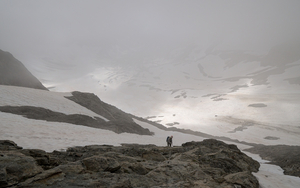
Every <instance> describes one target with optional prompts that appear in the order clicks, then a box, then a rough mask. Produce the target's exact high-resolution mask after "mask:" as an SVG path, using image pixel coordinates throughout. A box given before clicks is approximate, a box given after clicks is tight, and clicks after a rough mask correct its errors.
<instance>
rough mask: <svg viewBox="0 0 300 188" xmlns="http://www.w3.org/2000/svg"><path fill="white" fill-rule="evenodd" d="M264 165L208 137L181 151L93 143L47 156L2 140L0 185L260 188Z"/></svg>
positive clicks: (184, 145) (181, 148)
mask: <svg viewBox="0 0 300 188" xmlns="http://www.w3.org/2000/svg"><path fill="white" fill-rule="evenodd" d="M259 166H260V165H259V163H258V162H257V161H254V160H253V159H252V158H250V157H248V156H247V155H245V154H244V153H242V152H241V151H240V150H239V149H238V148H237V147H236V146H235V145H228V144H225V143H224V142H221V141H218V140H215V139H207V140H204V141H202V142H188V143H185V144H182V146H180V147H158V146H155V145H138V144H123V145H122V146H110V145H90V146H84V147H72V148H69V149H67V150H66V151H53V152H51V153H47V152H45V151H43V150H38V149H22V148H21V147H19V146H17V145H16V144H15V143H14V142H12V141H8V140H2V141H0V187H73V188H74V187H75V188H76V187H95V188H96V187H101V188H102V187H103V188H105V187H113V188H117V187H120V188H121V187H123V188H126V187H127V188H129V187H203V188H204V187H207V188H208V187H214V188H218V187H219V188H252V187H253V188H258V187H259V183H258V181H257V179H256V178H255V177H254V176H253V175H252V172H257V171H258V169H259Z"/></svg>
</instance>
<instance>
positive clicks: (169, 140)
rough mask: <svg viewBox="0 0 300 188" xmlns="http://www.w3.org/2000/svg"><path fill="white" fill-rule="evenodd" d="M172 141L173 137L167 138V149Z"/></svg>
mask: <svg viewBox="0 0 300 188" xmlns="http://www.w3.org/2000/svg"><path fill="white" fill-rule="evenodd" d="M172 139H173V136H168V137H167V145H168V147H172V142H173V141H172Z"/></svg>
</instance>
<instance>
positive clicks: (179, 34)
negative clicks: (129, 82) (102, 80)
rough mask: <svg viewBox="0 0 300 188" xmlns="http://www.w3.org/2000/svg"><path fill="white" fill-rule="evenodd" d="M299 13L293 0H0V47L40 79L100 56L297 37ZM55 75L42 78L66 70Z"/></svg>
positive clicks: (266, 45)
mask: <svg viewBox="0 0 300 188" xmlns="http://www.w3.org/2000/svg"><path fill="white" fill-rule="evenodd" d="M299 18H300V1H298V0H294V1H293V0H288V1H282V0H279V1H276V0H263V1H261V0H252V1H240V0H231V1H223V0H222V1H221V0H219V1H215V0H201V1H200V0H196V1H192V0H189V1H177V0H165V1H161V0H151V1H150V0H149V1H143V0H126V1H111V0H107V1H105V0H102V1H98V0H85V1H75V0H59V1H58V0H57V1H46V0H1V1H0V41H1V42H0V49H2V50H4V51H9V52H10V53H12V54H13V55H14V56H15V57H16V58H17V59H19V60H20V61H21V62H23V63H24V64H25V65H26V66H27V67H28V68H29V69H30V71H31V72H33V74H34V75H36V76H38V78H39V79H41V76H39V75H38V74H46V73H48V75H51V74H52V73H51V71H52V72H55V71H56V70H58V69H60V70H71V69H74V67H77V69H76V70H74V71H73V72H72V74H74V76H75V77H76V76H77V74H86V73H88V72H90V71H91V70H93V69H94V68H95V67H97V66H99V65H100V66H101V65H102V64H105V63H107V62H109V64H113V63H115V64H116V65H122V66H125V67H130V66H137V65H139V64H141V63H143V59H145V58H147V57H153V56H158V57H165V58H167V56H168V53H170V52H171V51H172V50H173V49H175V48H180V47H185V46H186V45H190V44H196V45H199V46H200V47H201V48H202V49H203V50H206V49H207V48H210V47H211V46H218V48H221V49H226V50H248V51H258V52H259V51H264V52H266V51H269V50H270V49H271V48H272V47H273V46H274V45H277V44H280V43H283V42H286V41H294V40H299V39H300V21H299ZM125 56H126V57H125ZM125 58H127V60H126V61H122V59H125ZM112 59H113V60H112ZM45 67H47V70H45ZM78 67H79V68H78ZM49 72H50V73H49ZM55 74H56V75H55V76H52V77H51V76H48V77H47V76H44V77H43V78H42V79H44V80H47V79H49V80H51V79H53V77H55V78H59V79H65V78H66V77H67V76H68V75H67V74H65V73H64V74H62V73H60V72H57V71H56V73H55ZM42 81H43V80H42Z"/></svg>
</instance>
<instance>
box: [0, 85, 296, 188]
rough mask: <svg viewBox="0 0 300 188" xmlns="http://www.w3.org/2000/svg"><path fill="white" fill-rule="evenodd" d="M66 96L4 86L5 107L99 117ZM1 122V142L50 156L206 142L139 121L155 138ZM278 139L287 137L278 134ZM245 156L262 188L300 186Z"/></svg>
mask: <svg viewBox="0 0 300 188" xmlns="http://www.w3.org/2000/svg"><path fill="white" fill-rule="evenodd" d="M64 96H70V93H56V92H49V91H40V90H35V89H28V88H22V87H12V86H0V104H1V106H3V105H12V106H22V105H26V106H36V107H43V108H48V109H51V110H53V111H59V112H64V113H65V114H72V113H82V114H85V115H89V116H91V117H94V116H98V115H96V114H94V113H93V112H91V111H89V110H88V109H86V108H84V107H81V106H79V105H77V104H76V103H74V102H72V101H70V100H68V99H66V98H64ZM0 119H1V122H0V127H1V129H0V139H1V140H12V141H14V142H16V143H17V144H18V145H19V146H22V147H23V148H31V149H33V148H34V149H42V150H45V151H48V152H51V151H53V150H65V149H67V148H68V147H72V146H84V145H94V144H99V145H102V144H108V145H115V146H118V145H121V144H122V143H138V144H155V145H157V146H166V142H165V139H166V137H167V136H169V135H173V136H174V146H180V145H181V144H182V143H185V142H188V141H202V140H203V139H205V138H203V137H199V136H193V135H189V134H183V133H179V132H174V131H164V130H161V129H158V128H156V127H154V126H152V125H150V124H148V123H145V122H142V121H139V120H135V122H136V123H138V124H139V125H141V126H142V127H144V128H148V129H149V130H150V131H152V132H154V133H155V134H154V135H153V136H141V135H136V134H129V133H122V134H116V133H114V132H112V131H107V130H102V129H95V128H91V127H86V126H80V125H73V124H68V123H59V122H47V121H42V120H33V119H27V118H25V117H22V116H19V115H14V114H10V113H3V112H0ZM258 133H260V134H264V133H263V132H256V134H257V135H259V134H258ZM277 136H285V135H281V134H279V133H278V135H277ZM298 139H299V138H298ZM273 142H276V143H280V142H281V141H278V140H275V141H273ZM227 143H229V144H236V143H230V142H227ZM291 143H292V142H291ZM295 143H296V142H295ZM298 143H299V142H298ZM236 145H237V146H238V147H239V149H241V150H243V149H246V148H249V147H250V146H248V145H244V144H236ZM245 153H246V154H247V155H249V156H251V157H252V158H254V159H255V160H257V161H259V162H260V163H261V168H260V171H259V172H258V173H254V175H255V176H256V177H257V178H258V179H259V182H260V185H261V187H262V188H269V187H272V188H283V187H286V188H295V187H299V186H300V178H297V177H293V176H286V175H283V170H282V169H281V168H280V167H278V166H274V165H269V164H265V163H266V162H267V161H264V160H262V159H261V158H260V157H259V156H258V155H255V154H251V153H248V152H245Z"/></svg>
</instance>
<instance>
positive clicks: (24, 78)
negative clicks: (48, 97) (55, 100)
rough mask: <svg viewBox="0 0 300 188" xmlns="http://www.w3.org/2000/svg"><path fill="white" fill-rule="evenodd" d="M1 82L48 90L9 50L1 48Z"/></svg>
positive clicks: (2, 83)
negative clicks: (5, 50)
mask: <svg viewBox="0 0 300 188" xmlns="http://www.w3.org/2000/svg"><path fill="white" fill-rule="evenodd" d="M0 84H1V85H12V86H21V87H29V88H35V89H42V90H48V89H47V88H45V87H44V86H43V84H42V83H41V82H40V81H39V80H38V79H37V78H36V77H34V76H33V75H32V74H31V73H30V72H29V71H28V70H27V69H26V67H25V66H24V65H23V64H22V63H21V62H20V61H19V60H17V59H16V58H14V57H13V56H12V55H11V54H10V53H9V52H4V51H2V50H0Z"/></svg>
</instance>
